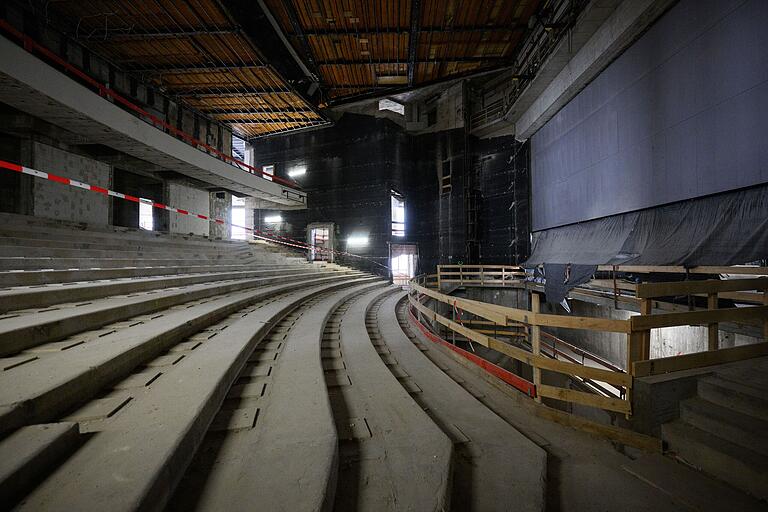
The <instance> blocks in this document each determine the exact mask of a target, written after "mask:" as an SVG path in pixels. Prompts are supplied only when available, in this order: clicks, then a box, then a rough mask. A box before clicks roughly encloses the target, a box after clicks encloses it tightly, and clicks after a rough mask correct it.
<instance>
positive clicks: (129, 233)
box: [0, 214, 246, 246]
mask: <svg viewBox="0 0 768 512" xmlns="http://www.w3.org/2000/svg"><path fill="white" fill-rule="evenodd" d="M12 217H14V216H13V215H12V214H11V215H10V216H9V214H0V236H18V235H19V234H21V235H22V236H39V237H45V236H46V235H48V236H59V235H62V234H64V235H65V236H66V237H68V238H69V237H71V233H73V232H76V233H79V234H80V238H82V239H85V238H92V239H109V238H111V239H113V240H114V239H122V240H126V241H129V240H130V241H152V240H158V239H159V240H164V241H168V242H179V243H186V244H216V245H230V246H237V245H244V244H245V243H246V242H245V241H240V240H212V239H209V238H208V237H205V236H201V235H190V234H182V233H164V232H159V231H146V230H144V229H137V228H126V227H122V226H112V225H106V224H98V225H96V224H83V223H77V222H66V221H57V220H51V219H43V218H41V217H32V216H15V217H16V218H12Z"/></svg>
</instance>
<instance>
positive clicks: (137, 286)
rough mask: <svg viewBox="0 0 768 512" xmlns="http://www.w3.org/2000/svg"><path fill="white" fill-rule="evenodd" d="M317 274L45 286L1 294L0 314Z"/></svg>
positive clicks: (261, 273) (300, 272)
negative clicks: (215, 283) (212, 284)
mask: <svg viewBox="0 0 768 512" xmlns="http://www.w3.org/2000/svg"><path fill="white" fill-rule="evenodd" d="M318 273H319V272H318V271H313V269H311V268H309V267H307V268H302V269H285V268H283V269H277V270H255V271H246V272H214V273H207V274H192V275H181V276H164V277H145V278H135V279H131V280H119V281H107V282H96V283H74V284H68V285H48V286H44V287H35V288H13V289H10V290H0V313H5V312H7V311H11V310H19V309H26V308H32V307H37V308H42V307H46V306H52V305H55V304H61V303H64V302H80V301H86V300H93V299H101V298H104V297H109V296H112V295H121V294H125V293H136V292H144V291H147V290H157V289H166V288H172V287H177V286H188V285H192V284H200V283H207V282H212V281H224V280H232V279H252V278H255V277H278V276H281V275H303V276H307V277H310V276H312V275H317V274H318Z"/></svg>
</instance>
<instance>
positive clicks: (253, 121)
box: [217, 117, 323, 124]
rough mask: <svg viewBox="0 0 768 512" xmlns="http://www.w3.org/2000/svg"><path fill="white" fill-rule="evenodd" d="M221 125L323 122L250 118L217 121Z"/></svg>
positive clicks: (287, 118) (288, 118)
mask: <svg viewBox="0 0 768 512" xmlns="http://www.w3.org/2000/svg"><path fill="white" fill-rule="evenodd" d="M217 121H218V122H220V123H225V124H276V123H298V124H312V123H314V122H318V123H320V122H323V120H322V119H320V118H313V119H301V118H299V119H296V118H292V117H276V118H271V119H253V118H249V117H242V118H238V119H217Z"/></svg>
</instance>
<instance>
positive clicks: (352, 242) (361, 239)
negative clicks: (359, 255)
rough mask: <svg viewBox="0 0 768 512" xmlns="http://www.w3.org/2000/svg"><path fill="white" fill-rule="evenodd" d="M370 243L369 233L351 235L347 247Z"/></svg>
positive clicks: (363, 245)
mask: <svg viewBox="0 0 768 512" xmlns="http://www.w3.org/2000/svg"><path fill="white" fill-rule="evenodd" d="M366 245H368V235H350V237H349V238H347V247H365V246H366Z"/></svg>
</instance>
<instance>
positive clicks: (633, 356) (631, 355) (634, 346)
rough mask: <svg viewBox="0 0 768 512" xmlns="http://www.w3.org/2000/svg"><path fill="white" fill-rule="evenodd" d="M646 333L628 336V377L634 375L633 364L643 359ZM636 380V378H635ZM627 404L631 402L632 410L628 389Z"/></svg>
mask: <svg viewBox="0 0 768 512" xmlns="http://www.w3.org/2000/svg"><path fill="white" fill-rule="evenodd" d="M644 334H645V333H644V332H642V331H641V332H631V333H629V334H627V375H632V374H633V373H634V370H633V369H632V363H634V362H635V361H639V360H641V358H642V351H643V335H644ZM633 378H634V377H633ZM626 399H627V402H629V406H630V408H632V406H633V404H632V389H631V388H627V396H626ZM629 416H630V415H629V414H627V419H629Z"/></svg>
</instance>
